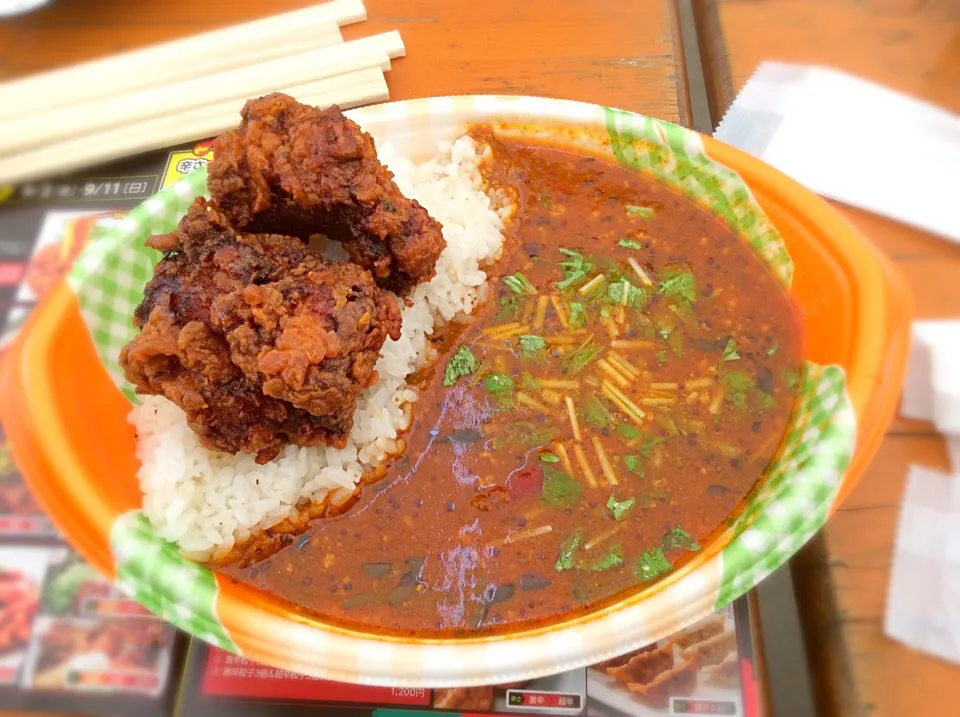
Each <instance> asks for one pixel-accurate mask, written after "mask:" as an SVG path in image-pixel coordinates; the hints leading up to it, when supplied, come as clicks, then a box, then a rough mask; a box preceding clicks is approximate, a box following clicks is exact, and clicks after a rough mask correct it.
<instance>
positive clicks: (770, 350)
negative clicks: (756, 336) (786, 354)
mask: <svg viewBox="0 0 960 717" xmlns="http://www.w3.org/2000/svg"><path fill="white" fill-rule="evenodd" d="M779 348H780V344H774V345H773V346H771V347H770V348H768V349H767V358H772V357H773V355H774V354H775V353H777V349H779Z"/></svg>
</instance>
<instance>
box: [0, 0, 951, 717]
mask: <svg viewBox="0 0 960 717" xmlns="http://www.w3.org/2000/svg"><path fill="white" fill-rule="evenodd" d="M307 4H310V3H309V2H304V1H302V0H300V1H298V0H276V1H275V2H273V3H272V4H271V5H270V12H281V11H283V10H287V9H293V8H296V7H302V6H304V5H307ZM366 4H367V8H368V15H369V19H368V21H367V22H365V23H363V24H360V25H356V26H352V27H348V28H346V29H345V33H344V34H345V35H346V36H347V37H350V38H352V37H358V36H362V35H367V34H372V33H374V32H378V31H382V30H387V29H395V28H396V29H400V31H401V32H402V34H403V37H404V40H405V42H406V45H407V50H408V57H407V58H405V59H402V60H399V61H396V62H395V63H394V69H393V70H392V71H391V72H390V73H389V75H388V82H389V85H390V92H391V97H392V98H394V99H406V98H411V97H418V96H426V95H439V94H448V93H471V92H500V93H507V94H540V95H547V96H555V97H564V98H572V99H579V100H585V101H591V102H603V103H606V104H611V105H615V106H619V107H622V108H624V109H628V110H634V111H638V112H643V113H645V114H649V115H653V116H657V117H661V118H664V119H668V120H673V121H678V122H681V123H684V124H688V125H689V124H691V123H692V121H693V119H694V117H693V114H694V113H693V111H692V110H691V106H697V102H698V101H702V102H701V105H702V106H709V110H710V114H711V115H712V120H713V123H714V124H715V123H716V122H717V121H718V120H719V118H720V117H721V116H722V114H723V112H724V110H725V109H726V107H727V106H728V105H729V104H730V102H731V101H732V99H733V97H734V96H735V93H736V92H737V90H738V89H739V88H740V87H741V86H742V85H743V84H744V82H745V81H746V80H747V78H748V77H749V76H750V74H751V73H752V72H753V70H754V69H755V68H756V66H757V65H758V64H759V63H760V62H761V61H763V60H765V59H771V60H783V61H795V62H806V63H819V64H824V65H831V66H834V67H837V68H839V69H844V70H848V71H851V72H854V73H857V74H860V75H862V76H864V77H866V78H869V79H872V80H876V81H878V82H881V83H884V84H887V85H889V86H891V87H894V88H896V89H900V90H903V91H906V92H909V93H911V94H914V95H916V96H918V97H922V98H924V99H928V100H930V101H933V102H936V103H938V104H940V105H941V106H943V107H945V108H947V109H950V110H952V111H954V112H958V111H960V0H676V1H674V0H633V1H632V2H623V0H589V1H588V0H549V1H548V0H525V1H524V2H516V1H515V0H485V1H484V2H466V1H463V2H461V1H459V0H457V1H456V2H455V1H454V0H367V3H366ZM264 11H265V6H264V4H263V3H262V2H254V1H253V0H234V2H232V3H229V4H227V3H222V4H218V7H217V10H216V12H213V11H212V10H211V6H210V5H209V4H206V3H198V2H195V1H192V0H163V2H149V3H147V2H142V3H130V2H121V0H88V1H87V2H80V1H79V0H54V2H53V4H52V6H51V7H49V8H47V9H44V10H41V11H38V12H36V13H33V14H31V15H27V16H25V17H22V18H18V19H14V20H9V21H5V22H4V21H0V80H2V79H9V78H13V77H18V76H21V75H24V74H28V73H31V72H35V71H38V70H43V69H48V68H53V67H58V66H61V65H64V64H68V63H70V62H75V61H78V60H83V59H89V58H92V57H97V56H101V55H105V54H109V53H112V52H116V51H119V50H124V49H129V48H133V47H137V46H141V45H145V44H148V43H152V42H157V41H162V40H167V39H172V38H175V37H180V36H183V35H187V34H192V33H197V32H202V31H204V30H208V29H212V28H215V27H219V26H222V25H226V24H230V23H233V22H239V21H243V20H248V19H252V18H255V17H258V16H261V15H263V14H264ZM686 17H692V18H693V19H695V23H694V25H693V28H695V32H693V31H691V30H692V28H691V27H690V26H684V27H685V29H684V32H683V33H681V24H682V23H681V18H686ZM683 42H686V43H687V48H686V49H687V52H686V53H685V52H684V46H683ZM691 51H692V52H693V54H692V55H691ZM698 54H699V61H700V62H701V66H702V67H687V66H686V63H685V60H684V58H685V56H687V57H691V56H692V57H694V58H696V57H697V55H698ZM704 87H705V90H706V96H705V97H703V96H700V95H699V94H696V93H698V92H699V93H701V94H702V93H703V89H702V88H704ZM692 93H693V94H692ZM692 103H693V104H692ZM840 209H841V211H842V212H843V213H844V214H845V215H846V216H847V217H848V218H849V219H850V220H851V221H852V222H853V223H854V224H855V225H856V226H858V227H859V228H860V229H861V231H862V232H863V233H864V235H866V236H867V237H868V238H869V239H870V240H871V241H874V242H876V244H877V245H878V246H880V247H881V248H882V249H883V250H884V251H886V252H887V253H888V254H889V255H890V256H891V257H892V258H893V260H894V261H895V262H896V263H897V265H898V266H899V267H900V269H901V271H903V272H904V274H905V275H906V276H907V278H908V279H909V281H910V284H911V286H912V288H913V291H914V299H915V303H916V310H917V314H918V315H919V316H921V317H948V316H954V317H955V316H960V291H957V288H956V287H957V283H958V280H960V248H958V247H956V246H952V245H950V244H948V243H946V242H943V241H941V240H938V239H936V238H934V237H932V236H928V235H925V234H923V233H921V232H917V231H914V230H911V229H908V228H905V227H903V226H900V225H897V224H895V223H893V222H890V221H887V220H885V219H881V218H879V217H876V216H873V215H870V214H868V213H865V212H861V211H857V210H854V209H849V208H845V207H840ZM946 461H947V458H946V453H945V450H944V447H943V444H942V442H941V440H940V439H939V438H938V437H937V436H936V435H935V434H934V433H933V431H932V430H931V428H930V426H928V425H925V424H920V423H917V422H910V421H904V420H897V421H896V422H895V423H894V425H893V426H892V427H891V430H890V432H889V434H888V437H887V439H886V441H885V442H884V444H883V446H882V448H881V450H880V454H879V455H878V456H877V458H876V460H874V462H873V464H872V466H871V468H870V469H869V471H868V473H867V474H866V475H865V477H864V478H863V480H862V482H861V483H860V485H859V486H858V487H857V489H856V490H855V491H854V492H853V494H852V495H851V496H850V497H849V499H848V500H847V501H846V503H845V504H844V506H843V507H842V508H841V509H840V511H839V512H838V513H837V515H836V516H834V518H833V519H832V520H831V522H830V524H829V525H828V527H827V528H826V529H825V530H824V531H823V533H822V535H821V536H820V538H819V540H818V542H817V543H816V544H815V545H814V546H813V547H812V548H811V550H808V551H805V553H804V555H803V556H802V558H801V560H799V561H797V565H799V566H800V569H799V570H797V567H796V565H795V569H794V574H795V579H797V580H799V581H800V582H801V583H803V582H804V576H805V575H809V576H810V580H811V585H812V584H813V582H815V580H814V578H818V577H821V575H825V576H826V577H827V579H826V581H825V582H823V583H822V586H823V587H822V589H823V590H824V591H825V592H824V593H823V594H820V593H816V591H812V589H810V588H809V586H807V587H805V586H804V585H802V584H801V586H800V592H801V594H804V595H808V596H810V597H809V598H808V599H809V603H810V604H809V605H807V608H808V612H809V613H810V615H811V616H812V617H811V620H812V621H813V623H815V624H816V625H817V626H818V627H817V629H816V630H814V632H815V633H816V634H812V635H810V642H809V646H810V647H811V652H812V654H811V655H810V662H811V666H812V668H813V669H814V672H815V677H816V681H817V684H818V687H819V688H820V690H821V691H820V693H819V697H820V698H822V704H821V706H822V708H823V711H825V712H827V711H829V712H833V713H835V714H842V715H856V714H867V713H869V714H871V715H876V716H878V717H879V716H883V717H888V716H889V717H901V716H904V715H927V714H929V715H934V714H960V708H957V711H956V712H955V713H950V712H949V710H950V709H951V708H950V707H949V705H951V704H953V705H956V697H955V694H954V692H955V688H956V685H957V684H960V668H956V667H952V666H950V665H947V664H945V663H943V662H939V661H937V660H935V659H933V658H930V657H927V656H925V655H922V654H919V653H916V652H913V651H910V650H908V649H906V648H903V647H901V646H899V645H898V644H896V643H894V642H892V641H891V640H888V639H887V638H885V637H884V636H883V631H882V620H883V610H884V601H885V594H886V584H887V579H888V573H889V566H890V560H891V557H890V552H891V546H892V543H893V535H894V529H895V523H896V519H897V513H898V505H899V502H900V498H901V494H902V490H903V483H904V477H905V474H906V471H907V467H908V465H909V464H910V463H925V464H927V465H930V466H934V467H940V468H945V467H946ZM818 545H819V546H822V548H823V552H822V553H820V552H817V550H816V548H817V546H818ZM824 563H825V565H824ZM824 567H828V568H829V570H827V571H824V570H823V568H824ZM805 571H806V572H805ZM945 710H946V711H945Z"/></svg>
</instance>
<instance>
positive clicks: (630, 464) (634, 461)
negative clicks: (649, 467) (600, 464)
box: [623, 456, 643, 476]
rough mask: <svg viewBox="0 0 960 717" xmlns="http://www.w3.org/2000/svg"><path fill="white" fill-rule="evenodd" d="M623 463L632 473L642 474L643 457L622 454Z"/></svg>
mask: <svg viewBox="0 0 960 717" xmlns="http://www.w3.org/2000/svg"><path fill="white" fill-rule="evenodd" d="M623 464H624V465H625V466H626V467H627V470H628V471H630V472H631V473H633V474H634V475H638V476H642V475H643V459H642V458H641V457H640V456H624V457H623Z"/></svg>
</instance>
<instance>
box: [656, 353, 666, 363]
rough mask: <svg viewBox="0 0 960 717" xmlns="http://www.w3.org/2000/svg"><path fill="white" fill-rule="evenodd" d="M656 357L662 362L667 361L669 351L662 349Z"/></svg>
mask: <svg viewBox="0 0 960 717" xmlns="http://www.w3.org/2000/svg"><path fill="white" fill-rule="evenodd" d="M656 359H657V361H659V362H660V363H666V361H667V352H666V351H661V352H659V353H658V354H657V356H656Z"/></svg>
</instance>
